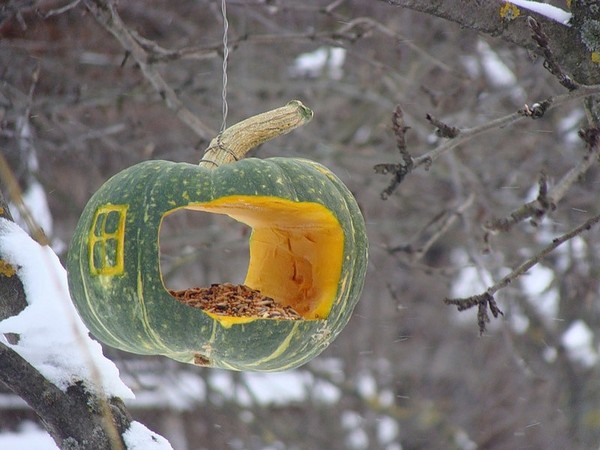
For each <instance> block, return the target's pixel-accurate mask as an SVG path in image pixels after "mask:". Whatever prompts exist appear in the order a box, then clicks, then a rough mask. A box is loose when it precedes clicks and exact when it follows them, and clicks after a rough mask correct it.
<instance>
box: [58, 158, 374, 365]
mask: <svg viewBox="0 0 600 450" xmlns="http://www.w3.org/2000/svg"><path fill="white" fill-rule="evenodd" d="M234 195H236V196H271V197H275V198H281V199H287V200H290V201H293V202H314V203H319V204H321V205H323V206H324V207H326V208H327V209H328V210H330V211H331V212H332V213H333V215H334V216H335V217H336V218H337V220H338V221H339V223H340V225H341V228H342V230H343V232H344V252H343V264H342V270H341V275H340V281H339V283H338V288H337V294H336V297H335V300H334V304H333V306H332V308H331V310H330V312H329V315H328V317H327V319H324V320H296V321H292V320H276V319H253V320H251V321H248V322H246V323H239V324H233V325H231V326H229V327H224V326H223V325H221V324H220V323H219V321H218V320H215V319H214V318H212V317H211V316H210V315H208V314H207V313H205V312H204V311H202V310H200V309H197V308H192V307H190V306H187V305H184V304H181V303H179V302H178V301H176V300H175V299H174V298H173V297H172V296H171V295H170V294H169V293H168V291H167V290H166V289H165V287H164V285H163V282H162V276H161V272H160V263H159V256H160V247H159V242H158V234H159V233H158V230H159V228H160V224H161V220H162V218H163V217H164V216H165V215H166V214H168V213H169V212H170V211H173V210H176V209H179V208H183V207H186V206H189V205H191V204H194V203H208V202H211V201H213V200H216V199H220V198H223V197H228V196H234ZM119 227H122V229H121V228H119ZM119 230H121V231H123V232H120V231H119ZM90 236H91V240H90ZM366 263H367V237H366V231H365V224H364V220H363V218H362V215H361V213H360V211H359V209H358V205H357V204H356V201H355V199H354V197H353V196H352V194H351V193H350V192H349V191H348V189H347V188H346V187H345V186H344V184H343V183H342V182H341V181H340V180H339V179H338V178H337V177H336V176H335V175H334V174H333V173H331V172H330V171H329V170H328V169H327V168H325V167H324V166H322V165H320V164H317V163H315V162H313V161H309V160H304V159H294V158H270V159H266V160H261V159H254V158H249V159H244V160H241V161H238V162H236V163H233V164H227V165H223V166H221V167H219V168H218V169H215V170H208V169H205V168H201V167H198V166H197V165H192V164H186V163H174V162H170V161H146V162H142V163H140V164H137V165H135V166H132V167H130V168H128V169H125V170H123V171H122V172H120V173H118V174H117V175H115V176H114V177H112V178H111V179H109V180H108V181H107V182H106V183H105V184H104V185H103V186H102V187H101V188H100V189H99V190H98V191H97V192H96V193H95V194H94V196H93V197H92V198H91V199H90V201H89V202H88V205H87V206H86V208H85V210H84V211H83V214H82V216H81V218H80V221H79V223H78V225H77V228H76V230H75V234H74V236H73V239H72V242H71V246H70V249H69V254H68V258H67V270H68V275H69V288H70V291H71V296H72V298H73V301H74V303H75V305H76V307H77V309H78V311H79V313H80V315H81V317H82V319H83V320H84V322H85V323H86V324H87V326H88V328H89V329H90V331H91V332H92V333H93V334H94V335H95V336H97V337H98V338H99V339H101V340H102V341H104V342H105V343H107V344H109V345H111V346H113V347H117V348H120V349H122V350H126V351H129V352H133V353H138V354H160V355H165V356H168V357H171V358H173V359H176V360H178V361H182V362H187V363H191V362H194V360H196V362H198V361H202V362H203V363H204V364H206V365H210V366H213V367H222V368H228V369H236V370H260V371H275V370H284V369H290V368H293V367H297V366H299V365H301V364H303V363H305V362H307V361H308V360H310V359H312V358H313V357H315V356H316V355H317V354H319V353H321V352H322V351H323V350H324V349H325V348H326V347H327V346H328V345H329V344H330V343H331V342H332V341H333V339H335V337H336V336H337V335H338V334H339V333H340V331H341V330H342V329H343V327H344V326H345V325H346V323H347V322H348V320H349V319H350V316H351V313H352V311H353V309H354V306H355V305H356V303H357V301H358V299H359V297H360V293H361V290H362V285H363V281H364V277H365V272H366ZM94 269H95V270H94Z"/></svg>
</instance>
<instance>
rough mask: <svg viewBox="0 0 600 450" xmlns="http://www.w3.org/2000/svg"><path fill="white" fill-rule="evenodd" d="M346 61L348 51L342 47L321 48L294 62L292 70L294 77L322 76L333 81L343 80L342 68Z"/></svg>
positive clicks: (304, 54) (302, 55) (303, 54)
mask: <svg viewBox="0 0 600 450" xmlns="http://www.w3.org/2000/svg"><path fill="white" fill-rule="evenodd" d="M345 60H346V49H345V48H341V47H319V48H318V49H316V50H314V51H312V52H307V53H302V54H301V55H299V56H298V57H297V58H296V59H295V60H294V65H293V66H292V68H291V69H290V73H291V75H292V76H304V77H311V78H317V77H319V76H321V75H322V74H325V75H327V76H328V77H329V78H330V79H332V80H339V79H341V78H342V76H343V74H344V72H343V70H342V66H343V65H344V61H345Z"/></svg>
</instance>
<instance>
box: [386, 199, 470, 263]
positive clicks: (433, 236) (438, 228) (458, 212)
mask: <svg viewBox="0 0 600 450" xmlns="http://www.w3.org/2000/svg"><path fill="white" fill-rule="evenodd" d="M474 200H475V195H474V194H471V195H469V197H468V198H467V199H466V200H465V201H464V202H463V203H461V204H460V205H458V206H457V207H456V208H453V209H448V210H444V211H442V212H441V213H439V214H437V215H436V216H435V217H434V218H433V219H432V220H431V221H429V223H427V225H425V227H423V229H422V230H421V231H420V232H419V234H418V235H417V236H416V237H415V238H414V239H413V240H412V242H411V243H409V244H405V245H401V246H396V247H391V248H390V249H389V250H388V251H389V252H390V253H397V252H405V253H408V254H409V257H410V261H411V263H415V262H417V261H418V260H420V259H421V258H422V257H423V256H424V255H425V254H426V253H427V252H428V251H429V249H430V248H431V246H432V245H433V244H435V243H436V242H437V241H438V240H439V239H440V238H441V237H442V236H444V235H445V234H446V232H447V231H448V230H449V229H450V227H451V226H452V225H454V223H455V222H456V220H457V219H458V218H459V217H460V216H462V215H463V214H464V212H465V211H466V210H467V209H469V208H470V207H471V206H472V205H473V201H474Z"/></svg>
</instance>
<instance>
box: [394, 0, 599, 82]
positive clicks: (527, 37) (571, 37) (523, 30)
mask: <svg viewBox="0 0 600 450" xmlns="http://www.w3.org/2000/svg"><path fill="white" fill-rule="evenodd" d="M386 1H387V3H390V4H391V5H394V6H400V7H403V8H408V9H412V10H414V11H419V12H423V13H426V14H430V15H432V16H437V17H441V18H443V19H446V20H449V21H451V22H455V23H457V24H459V25H460V26H462V27H466V28H471V29H473V30H477V31H479V32H481V33H484V34H487V35H489V36H492V37H499V38H501V39H503V40H505V41H508V42H511V43H513V44H516V45H518V46H519V47H522V48H525V49H527V50H529V51H531V52H533V53H535V54H538V55H540V56H543V49H541V48H540V47H538V45H537V44H536V43H535V42H534V41H533V40H532V39H531V30H530V28H529V26H528V24H527V16H530V17H533V18H534V19H535V20H536V21H537V22H538V23H539V24H540V25H541V26H542V27H543V29H544V31H545V33H546V35H547V36H548V47H549V48H551V49H552V53H553V55H554V57H555V58H556V61H558V62H560V64H561V66H562V67H563V69H565V70H566V71H567V72H569V73H570V74H572V76H573V78H574V79H575V81H577V82H578V83H580V84H598V83H600V71H598V65H597V63H595V62H594V61H593V60H592V58H591V52H590V51H589V49H588V48H587V47H586V45H585V44H584V43H583V42H582V39H581V36H580V30H578V29H577V27H569V26H567V25H564V24H561V23H558V22H556V21H554V20H551V19H549V18H548V17H546V16H543V15H541V14H538V13H535V12H533V11H529V10H525V9H521V10H519V14H518V15H516V16H513V17H512V18H511V19H509V20H506V19H504V18H502V16H501V15H500V9H501V8H502V7H503V6H504V5H505V4H506V3H505V2H504V1H503V0H490V1H480V0H442V1H437V2H424V1H421V0H386Z"/></svg>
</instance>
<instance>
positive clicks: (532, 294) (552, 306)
mask: <svg viewBox="0 0 600 450" xmlns="http://www.w3.org/2000/svg"><path fill="white" fill-rule="evenodd" d="M553 280H554V271H553V270H552V269H549V268H547V267H545V266H543V265H542V264H536V265H535V266H533V267H532V268H531V269H529V270H528V271H527V273H526V274H525V275H523V276H522V277H521V278H520V282H521V287H522V289H523V291H524V292H525V294H526V295H527V298H528V301H529V303H531V304H532V305H533V306H534V307H535V308H536V309H537V310H538V311H539V313H540V314H541V315H542V316H543V317H544V318H545V319H547V320H554V319H556V317H557V315H558V308H559V303H560V296H559V292H558V289H549V288H550V285H551V283H552V281H553Z"/></svg>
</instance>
